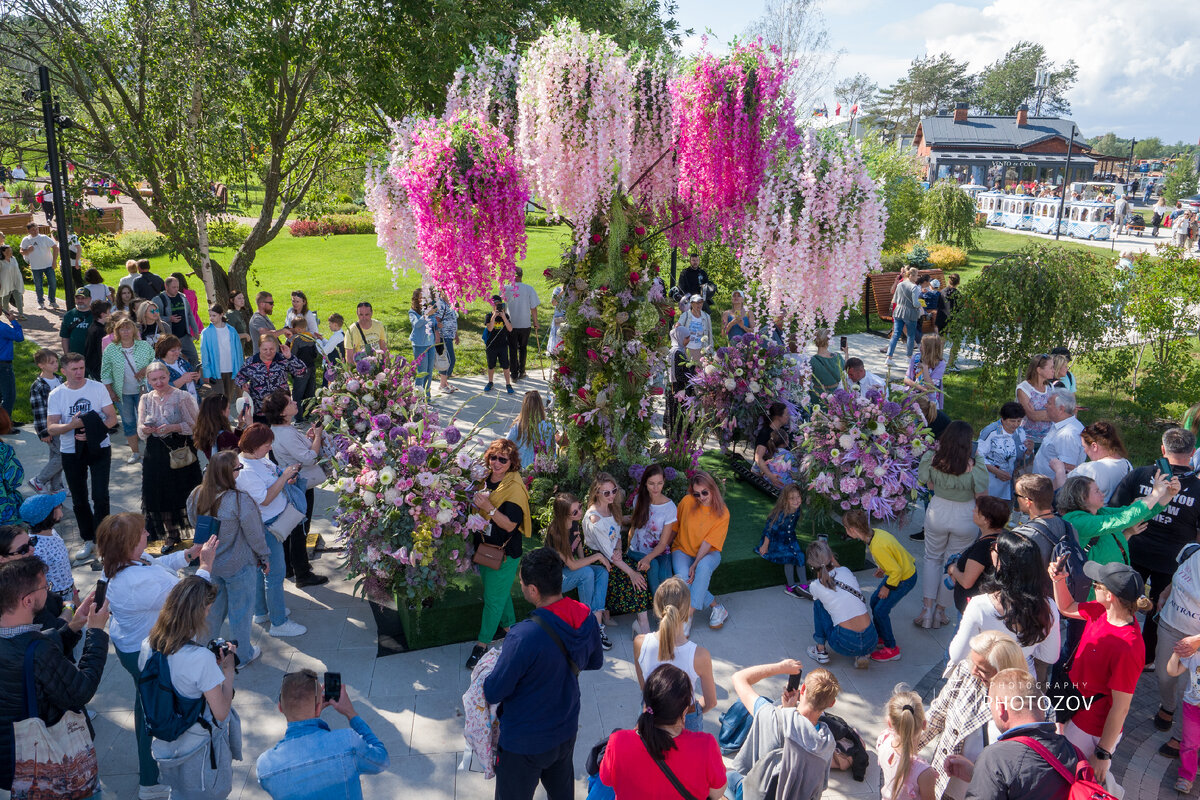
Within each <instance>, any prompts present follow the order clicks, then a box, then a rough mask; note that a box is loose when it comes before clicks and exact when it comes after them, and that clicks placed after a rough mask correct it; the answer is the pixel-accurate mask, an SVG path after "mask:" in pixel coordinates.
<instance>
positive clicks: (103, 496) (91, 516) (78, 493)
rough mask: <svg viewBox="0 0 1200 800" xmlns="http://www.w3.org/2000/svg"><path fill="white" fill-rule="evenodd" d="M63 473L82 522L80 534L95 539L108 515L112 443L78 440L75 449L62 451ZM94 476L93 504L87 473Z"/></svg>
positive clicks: (76, 517)
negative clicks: (91, 444)
mask: <svg viewBox="0 0 1200 800" xmlns="http://www.w3.org/2000/svg"><path fill="white" fill-rule="evenodd" d="M62 463H63V473H64V474H65V475H66V477H67V488H68V489H70V490H71V507H72V508H73V509H75V521H76V522H77V523H78V524H79V536H80V537H81V538H82V539H83V540H84V541H85V542H92V541H95V539H96V526H97V525H99V524H100V523H101V522H103V521H104V518H105V517H107V516H108V471H109V468H110V467H111V465H112V448H111V447H96V448H90V447H88V444H87V442H81V441H79V440H78V439H76V440H75V452H74V453H63V454H62ZM89 474H90V475H91V479H92V504H91V505H88V476H89Z"/></svg>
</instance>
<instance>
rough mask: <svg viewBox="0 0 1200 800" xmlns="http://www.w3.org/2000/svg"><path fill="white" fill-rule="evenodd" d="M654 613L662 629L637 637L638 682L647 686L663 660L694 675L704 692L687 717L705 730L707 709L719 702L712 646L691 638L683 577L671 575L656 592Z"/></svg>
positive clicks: (696, 687)
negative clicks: (713, 667)
mask: <svg viewBox="0 0 1200 800" xmlns="http://www.w3.org/2000/svg"><path fill="white" fill-rule="evenodd" d="M654 613H655V615H657V616H658V630H657V631H655V632H653V633H646V634H643V635H641V636H638V637H636V638H635V639H634V640H633V666H634V669H636V670H637V679H638V686H640V687H641V688H643V689H645V688H646V676H647V675H649V674H650V673H652V672H654V670H656V669H658V668H659V667H660V666H662V665H663V664H672V665H674V666H676V667H679V669H681V670H683V671H684V673H685V674H686V675H687V676H688V677H689V678H691V679H692V692H693V694H695V693H697V692H698V693H700V694H701V695H703V702H702V703H700V702H697V703H696V704H695V705H694V706H693V708H692V710H691V711H689V712H688V714H687V716H686V718H685V720H684V728H686V729H687V730H689V731H702V730H704V712H705V711H711V710H712V709H714V708H716V705H717V684H716V682H715V681H714V680H713V671H712V656H711V655H710V654H709V652H708V650H706V649H705V648H703V647H700V646H699V645H697V644H696V643H695V642H692V641H689V640H688V634H687V631H688V629H689V628H690V627H691V621H692V593H691V591H689V590H688V585H687V584H686V583H684V581H683V579H682V578H676V577H674V576H672V577H669V578H667V579H666V580H664V581H663V582H662V585H661V586H659V587H658V591H656V592H655V593H654Z"/></svg>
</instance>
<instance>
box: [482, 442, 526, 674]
mask: <svg viewBox="0 0 1200 800" xmlns="http://www.w3.org/2000/svg"><path fill="white" fill-rule="evenodd" d="M483 462H484V464H486V465H487V470H488V472H487V475H486V476H484V479H483V485H482V486H480V487H479V491H478V492H476V493H475V497H474V498H473V500H472V504H473V505H474V506H475V508H476V509H478V510H479V513H480V514H482V515H483V516H484V517H486V518H487V519H488V520H489V521H490V524H488V526H487V528H486V529H485V530H484V531H482V532H480V533H476V534H475V535H474V537H473V540H474V541H473V542H472V544H474V546H475V549H476V550H478V549H479V546H480V544H490V545H494V546H496V547H498V548H500V549H501V550H502V551H503V558H502V560H501V562H500V566H499V567H498V568H497V569H492V568H491V567H487V566H483V565H480V566H479V578H480V580H482V581H483V619H482V620H481V621H480V623H479V637H478V639H477V641H476V643H475V647H474V649H472V650H471V655H470V657H469V658H468V659H467V664H466V667H467V669H474V668H475V665H476V664H478V663H479V659H480V658H482V657H483V654H484V653H486V652H487V646H488V645H489V644H490V643H491V641H492V639H494V638H495V637H496V631H497V629H499V630H500V631H501V633H502V634H507V633H508V629H509V628H510V627H512V625H513V623H515V622H516V621H517V618H516V615H515V613H514V612H513V603H512V585H513V577H514V576H515V575H516V574H517V567H518V566H520V563H521V544H522V541H521V540H522V539H524V538H526V537H527V536H530V535H531V534H532V531H533V528H532V527H531V525H530V519H529V493H528V492H527V491H526V490H525V482H524V481H523V480H521V454H520V453H519V452H517V446H516V445H515V444H513V443H512V442H511V441H509V440H508V439H497V440H495V441H494V442H492V443H491V444H490V445H488V448H487V450H486V451H484V454H483Z"/></svg>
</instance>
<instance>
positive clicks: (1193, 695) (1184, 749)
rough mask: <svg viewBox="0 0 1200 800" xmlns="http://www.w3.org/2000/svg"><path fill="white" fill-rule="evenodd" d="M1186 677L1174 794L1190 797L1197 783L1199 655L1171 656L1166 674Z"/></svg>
mask: <svg viewBox="0 0 1200 800" xmlns="http://www.w3.org/2000/svg"><path fill="white" fill-rule="evenodd" d="M1185 673H1186V674H1187V688H1186V689H1184V692H1183V705H1182V706H1181V711H1182V712H1183V740H1182V742H1181V743H1180V745H1179V775H1178V776H1177V778H1176V780H1175V791H1177V792H1179V793H1180V794H1189V793H1191V791H1192V781H1194V780H1196V751H1197V749H1198V748H1200V652H1197V653H1193V654H1192V655H1190V656H1188V657H1187V658H1180V657H1179V653H1177V652H1176V653H1171V659H1170V661H1168V662H1167V674H1168V675H1170V676H1171V677H1172V678H1178V677H1179V676H1180V675H1183V674H1185Z"/></svg>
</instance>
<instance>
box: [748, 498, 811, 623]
mask: <svg viewBox="0 0 1200 800" xmlns="http://www.w3.org/2000/svg"><path fill="white" fill-rule="evenodd" d="M803 502H804V496H803V495H802V494H801V493H800V487H799V486H796V485H795V484H792V485H790V486H785V487H783V491H781V492H780V493H779V499H778V500H776V501H775V507H774V508H773V509H771V513H770V514H769V515H768V516H767V527H765V528H763V533H762V539H761V540H760V544H759V545H758V548H757V549H756V550H755V552H756V553H758V554H759V555H760V556H762V557H763V558H765V559H766V560H767V561H770V562H771V563H773V564H782V565H783V591H784V592H785V593H786V594H788V595H790V596H792V597H795V598H796V599H797V600H812V594H811V593H810V592H809V591H808V582H807V581H803V582H802V579H803V578H804V577H805V575H804V573H803V572H800V573H799V574H797V571H796V570H797V569H800V570H803V569H804V551H803V550H802V549H801V548H800V541H799V540H798V539H797V538H796V523H797V522H799V521H800V513H801V512H800V506H801V504H802V503H803Z"/></svg>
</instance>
